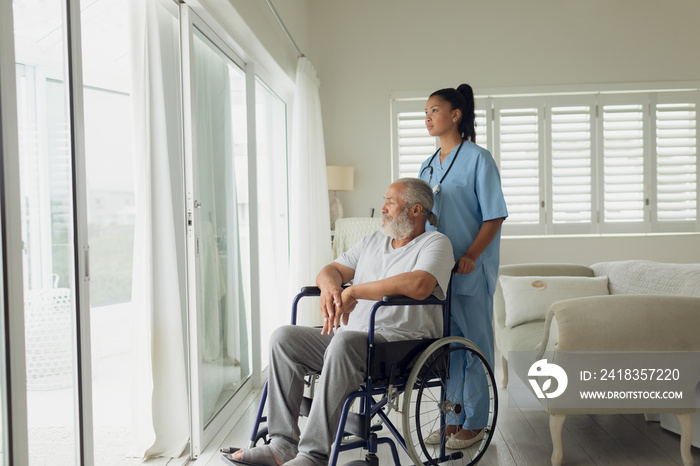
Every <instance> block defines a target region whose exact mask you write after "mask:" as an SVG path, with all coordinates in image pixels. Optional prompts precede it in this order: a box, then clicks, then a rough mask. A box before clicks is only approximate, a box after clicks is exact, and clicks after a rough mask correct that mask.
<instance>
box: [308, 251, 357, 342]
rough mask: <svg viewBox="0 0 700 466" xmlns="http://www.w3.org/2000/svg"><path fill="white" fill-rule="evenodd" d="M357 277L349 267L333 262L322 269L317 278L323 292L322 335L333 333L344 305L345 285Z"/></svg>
mask: <svg viewBox="0 0 700 466" xmlns="http://www.w3.org/2000/svg"><path fill="white" fill-rule="evenodd" d="M354 276H355V271H354V270H353V269H351V268H349V267H346V266H344V265H341V264H338V263H336V262H331V263H330V264H328V265H327V266H325V267H324V268H322V269H321V271H320V272H319V273H318V276H317V277H316V285H317V286H318V287H319V289H320V290H321V317H323V330H322V331H321V334H322V335H325V334H329V335H330V333H331V332H332V331H333V323H334V322H335V321H336V314H338V309H339V308H340V307H341V306H342V303H343V297H342V294H343V287H342V284H343V283H347V282H349V281H350V280H352V278H353V277H354Z"/></svg>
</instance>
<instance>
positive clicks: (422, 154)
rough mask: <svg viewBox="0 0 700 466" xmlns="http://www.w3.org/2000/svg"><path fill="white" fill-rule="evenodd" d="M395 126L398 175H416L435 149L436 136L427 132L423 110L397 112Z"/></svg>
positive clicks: (401, 176)
mask: <svg viewBox="0 0 700 466" xmlns="http://www.w3.org/2000/svg"><path fill="white" fill-rule="evenodd" d="M424 104H425V103H423V105H424ZM397 126H398V134H399V140H398V177H399V178H404V177H416V176H418V172H419V170H420V166H421V164H422V163H423V162H424V161H425V159H427V158H428V157H430V156H431V155H432V154H433V153H435V151H436V150H437V143H438V141H437V138H434V137H432V136H431V135H430V134H428V129H427V128H426V127H425V111H423V110H421V111H416V112H399V114H398V122H397Z"/></svg>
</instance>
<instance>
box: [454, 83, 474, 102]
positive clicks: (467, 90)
mask: <svg viewBox="0 0 700 466" xmlns="http://www.w3.org/2000/svg"><path fill="white" fill-rule="evenodd" d="M457 91H458V92H459V93H460V94H462V95H463V96H464V97H466V98H467V101H469V100H470V99H473V98H474V89H472V87H471V86H470V85H469V84H460V85H459V86H458V87H457Z"/></svg>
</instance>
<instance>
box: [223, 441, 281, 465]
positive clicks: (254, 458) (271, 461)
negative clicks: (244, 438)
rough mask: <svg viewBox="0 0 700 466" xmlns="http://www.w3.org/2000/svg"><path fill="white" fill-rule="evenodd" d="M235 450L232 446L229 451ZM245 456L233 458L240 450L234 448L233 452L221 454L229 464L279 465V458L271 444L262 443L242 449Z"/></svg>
mask: <svg viewBox="0 0 700 466" xmlns="http://www.w3.org/2000/svg"><path fill="white" fill-rule="evenodd" d="M231 450H233V449H232V448H231V449H229V451H231ZM239 450H243V456H242V457H241V459H239V460H236V459H233V458H232V456H233V454H234V453H236V452H237V451H238V450H234V451H233V452H232V453H224V454H223V455H222V456H221V459H222V461H224V462H225V463H228V464H240V465H243V466H277V460H276V459H275V457H274V456H273V455H272V451H270V446H269V445H260V446H258V447H254V448H250V449H242V448H240V449H239Z"/></svg>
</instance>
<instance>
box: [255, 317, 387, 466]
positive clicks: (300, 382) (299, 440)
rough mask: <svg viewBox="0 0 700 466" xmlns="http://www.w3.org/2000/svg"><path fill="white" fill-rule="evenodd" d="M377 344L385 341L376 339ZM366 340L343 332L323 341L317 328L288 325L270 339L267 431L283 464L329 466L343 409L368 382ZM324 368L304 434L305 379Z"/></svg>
mask: <svg viewBox="0 0 700 466" xmlns="http://www.w3.org/2000/svg"><path fill="white" fill-rule="evenodd" d="M375 341H376V342H381V341H386V340H385V339H384V338H382V337H380V336H379V335H375ZM366 365H367V334H366V333H364V332H348V331H342V332H338V333H337V334H336V335H321V330H320V329H318V328H311V327H301V326H294V325H288V326H285V327H281V328H278V329H277V330H276V331H275V332H274V333H273V335H272V337H271V339H270V371H269V380H268V395H267V396H268V405H267V407H268V416H267V418H268V429H269V435H270V438H271V444H272V447H273V449H274V450H276V451H277V452H279V453H281V454H282V455H281V456H282V457H283V458H292V457H294V456H295V455H296V453H297V451H298V454H299V455H301V456H303V457H305V458H306V459H307V460H310V461H311V462H312V463H313V464H315V465H319V466H320V465H325V464H328V456H329V455H330V451H331V447H332V444H333V441H334V440H335V435H336V431H337V429H338V422H339V420H340V414H341V412H342V409H343V403H344V401H345V398H347V396H348V395H349V394H350V393H352V392H354V391H356V390H357V389H358V388H359V387H360V384H361V383H362V382H363V380H364V374H365V367H366ZM321 368H323V371H322V372H321V377H320V378H319V380H318V385H317V386H316V390H315V392H314V400H313V403H312V405H311V412H310V413H309V419H308V421H307V423H306V426H305V428H304V432H303V433H301V432H300V430H299V424H298V418H299V409H300V408H299V407H300V405H301V400H302V396H303V393H304V376H305V375H306V373H307V372H318V371H320V370H321Z"/></svg>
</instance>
